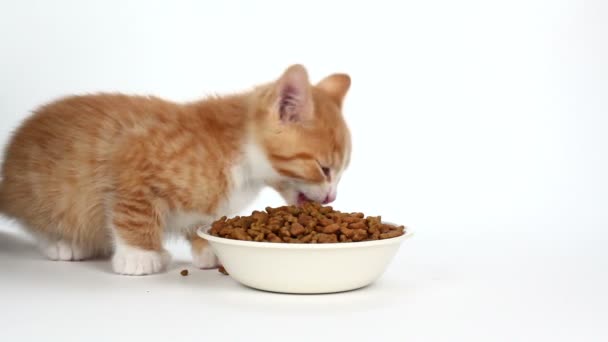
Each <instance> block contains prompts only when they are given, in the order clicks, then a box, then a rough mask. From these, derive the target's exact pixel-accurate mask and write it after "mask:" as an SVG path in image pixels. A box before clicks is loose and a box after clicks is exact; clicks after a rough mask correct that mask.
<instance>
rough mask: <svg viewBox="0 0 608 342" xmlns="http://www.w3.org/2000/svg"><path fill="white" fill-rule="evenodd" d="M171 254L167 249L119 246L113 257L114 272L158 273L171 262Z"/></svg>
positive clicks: (126, 273)
mask: <svg viewBox="0 0 608 342" xmlns="http://www.w3.org/2000/svg"><path fill="white" fill-rule="evenodd" d="M170 260H171V256H170V255H169V253H167V252H166V251H161V252H157V251H147V250H143V249H140V248H136V247H126V246H123V247H122V248H118V249H117V250H116V252H115V253H114V257H112V268H113V269H114V272H116V273H119V274H125V275H144V274H153V273H158V272H160V271H161V270H163V269H164V268H165V266H167V264H169V261H170Z"/></svg>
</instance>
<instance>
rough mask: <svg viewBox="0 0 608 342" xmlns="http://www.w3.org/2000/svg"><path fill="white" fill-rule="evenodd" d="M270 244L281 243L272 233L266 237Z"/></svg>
mask: <svg viewBox="0 0 608 342" xmlns="http://www.w3.org/2000/svg"><path fill="white" fill-rule="evenodd" d="M266 238H267V239H268V241H270V242H283V240H281V238H280V237H278V236H276V235H275V234H274V233H270V234H268V236H267V237H266Z"/></svg>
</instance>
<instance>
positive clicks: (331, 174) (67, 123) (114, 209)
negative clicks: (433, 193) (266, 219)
mask: <svg viewBox="0 0 608 342" xmlns="http://www.w3.org/2000/svg"><path fill="white" fill-rule="evenodd" d="M349 87H350V78H349V76H348V75H345V74H333V75H330V76H328V77H326V78H325V79H323V80H322V81H320V82H319V83H318V84H316V85H311V84H310V82H309V79H308V75H307V72H306V70H305V69H304V67H303V66H301V65H294V66H291V67H289V68H288V69H287V70H286V71H285V72H284V73H283V75H282V76H281V77H280V78H278V79H277V80H276V81H274V82H271V83H268V84H265V85H262V86H259V87H256V88H255V89H254V90H252V91H250V92H246V93H242V94H238V95H232V96H226V97H219V98H209V99H204V100H201V101H198V102H193V103H186V104H177V103H173V102H169V101H165V100H162V99H159V98H154V97H136V96H126V95H120V94H98V95H86V96H73V97H68V98H65V99H61V100H59V101H57V102H53V103H50V104H47V105H45V106H43V107H42V108H40V109H39V110H38V111H37V112H36V113H35V114H34V115H33V116H32V117H30V118H29V119H27V120H26V121H25V122H24V123H23V125H22V126H21V127H20V128H19V129H18V130H17V132H16V134H15V135H14V137H13V138H12V140H11V142H10V144H9V145H8V147H7V149H6V156H5V161H4V164H3V169H2V177H3V178H2V183H1V184H0V209H1V211H2V212H3V213H4V214H6V215H7V216H10V217H12V218H14V219H17V220H18V221H19V222H21V223H22V224H23V226H24V227H26V228H27V229H28V230H29V231H30V232H31V233H33V235H34V236H35V237H36V238H37V241H38V242H39V244H40V247H41V249H42V251H43V252H44V253H45V254H46V255H47V256H48V257H49V258H50V259H53V260H83V259H87V258H91V257H94V256H100V255H109V254H111V253H113V258H112V264H113V268H114V270H115V272H117V273H121V274H129V275H141V274H151V273H155V272H159V271H161V270H162V269H163V267H164V266H166V265H167V263H168V262H169V255H168V253H167V252H166V251H165V250H164V249H163V236H165V235H166V234H168V233H171V232H176V233H179V234H183V235H185V236H187V237H188V238H189V239H190V241H191V243H192V255H193V263H194V264H195V265H196V266H198V267H201V268H212V267H216V266H217V264H218V261H217V259H216V257H215V256H214V255H213V253H212V252H211V250H210V248H209V247H208V244H207V242H206V241H205V240H202V239H200V238H198V237H197V236H196V234H195V228H197V227H199V226H201V225H205V224H209V223H210V222H211V221H213V220H215V219H217V218H219V217H221V216H223V215H235V214H238V212H239V211H240V210H243V209H244V208H245V207H246V206H247V205H248V204H249V203H250V202H251V201H252V200H253V199H254V198H255V196H256V195H257V194H258V192H259V191H260V190H261V189H262V187H263V186H265V185H269V186H272V187H273V188H275V189H276V190H277V191H279V193H281V195H282V196H283V198H284V199H285V200H286V201H287V202H288V203H290V204H294V203H298V202H299V201H302V200H315V201H319V202H324V203H329V202H332V201H333V200H334V199H335V198H336V187H337V185H338V182H339V181H340V176H341V175H342V172H343V171H344V169H345V168H346V167H347V166H348V163H349V158H350V149H351V145H350V133H349V130H348V128H347V126H346V123H345V122H344V120H343V118H342V114H341V107H342V101H343V99H344V97H345V95H346V93H347V91H348V89H349Z"/></svg>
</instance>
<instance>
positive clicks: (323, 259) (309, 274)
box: [198, 228, 412, 294]
mask: <svg viewBox="0 0 608 342" xmlns="http://www.w3.org/2000/svg"><path fill="white" fill-rule="evenodd" d="M208 229H209V228H200V229H199V230H198V235H199V236H200V237H202V238H203V239H206V240H208V241H209V243H210V245H211V248H212V249H213V251H214V252H215V255H217V257H218V259H219V260H220V262H221V263H222V265H223V266H224V267H225V268H226V271H227V272H228V273H230V276H231V277H232V278H234V279H235V280H236V281H238V282H240V283H241V284H243V285H246V286H249V287H252V288H256V289H259V290H265V291H272V292H283V293H302V294H303V293H309V294H310V293H331V292H341V291H348V290H354V289H358V288H361V287H364V286H367V285H369V284H371V283H373V282H374V281H376V280H377V279H378V278H379V277H380V276H381V275H382V274H383V273H384V271H385V270H386V268H387V267H388V265H389V264H390V262H391V261H392V259H393V257H394V255H395V253H396V252H397V250H398V249H399V246H400V245H401V242H403V240H405V239H407V238H409V237H410V236H412V233H411V231H410V229H409V228H406V233H405V234H404V235H401V236H398V237H396V238H392V239H385V240H375V241H364V242H350V243H326V244H304V243H302V244H294V243H273V242H255V241H241V240H232V239H227V238H221V237H217V236H213V235H209V234H207V233H206V232H207V230H208Z"/></svg>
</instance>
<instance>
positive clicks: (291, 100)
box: [279, 85, 303, 122]
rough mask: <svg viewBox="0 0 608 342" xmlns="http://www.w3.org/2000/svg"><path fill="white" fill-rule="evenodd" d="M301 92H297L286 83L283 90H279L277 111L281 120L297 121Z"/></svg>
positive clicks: (299, 117)
mask: <svg viewBox="0 0 608 342" xmlns="http://www.w3.org/2000/svg"><path fill="white" fill-rule="evenodd" d="M302 98H303V96H302V94H298V89H297V88H295V87H293V86H291V85H286V86H285V88H284V89H283V91H282V92H281V97H280V101H279V113H280V117H281V120H282V121H284V122H297V121H300V119H301V112H302V107H303V105H302V103H303V99H302Z"/></svg>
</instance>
